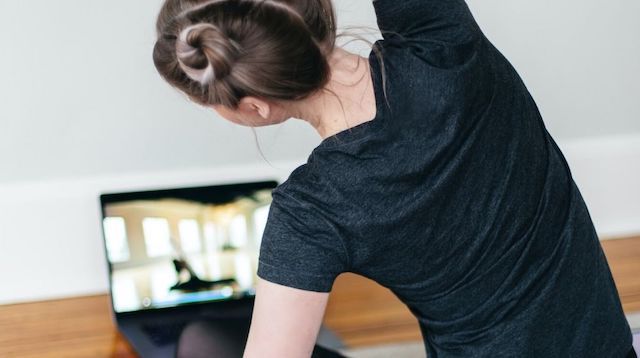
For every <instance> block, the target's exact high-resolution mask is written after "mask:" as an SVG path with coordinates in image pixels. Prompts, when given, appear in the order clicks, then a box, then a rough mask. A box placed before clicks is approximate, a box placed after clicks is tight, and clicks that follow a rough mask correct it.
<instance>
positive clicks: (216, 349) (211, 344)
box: [176, 317, 344, 358]
mask: <svg viewBox="0 0 640 358" xmlns="http://www.w3.org/2000/svg"><path fill="white" fill-rule="evenodd" d="M250 324H251V318H250V317H249V318H224V319H217V320H207V321H197V322H193V323H190V324H189V325H188V326H187V327H185V329H184V330H183V331H182V334H181V336H180V339H179V340H178V346H177V351H176V357H178V358H200V357H202V358H211V357H215V358H239V357H242V353H243V351H244V347H245V344H246V342H247V337H248V335H249V325H250ZM312 357H313V358H337V357H343V358H344V356H343V355H341V354H339V353H337V352H334V351H331V350H329V349H326V348H323V347H321V346H318V345H316V346H315V348H314V350H313V355H312Z"/></svg>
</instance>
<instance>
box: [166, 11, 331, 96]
mask: <svg viewBox="0 0 640 358" xmlns="http://www.w3.org/2000/svg"><path fill="white" fill-rule="evenodd" d="M156 27H157V35H158V39H157V42H156V44H155V47H154V50H153V60H154V63H155V66H156V68H157V70H158V72H159V73H160V75H161V76H162V77H163V78H164V79H165V80H166V81H167V82H169V83H170V84H171V85H172V86H174V87H176V88H177V89H179V90H180V91H182V92H184V93H185V94H187V95H188V96H189V97H190V98H191V99H192V100H193V101H195V102H197V103H199V104H202V105H224V106H227V107H230V108H236V107H237V105H238V103H239V101H240V100H241V99H242V98H243V97H246V96H254V97H258V98H264V99H272V100H299V99H303V98H306V97H308V96H309V95H311V94H313V93H315V92H316V91H318V90H320V89H322V88H323V87H324V86H325V85H326V83H327V82H328V81H329V77H330V68H329V64H328V61H327V57H328V55H329V54H330V53H331V52H332V51H333V49H334V46H335V40H336V28H335V11H334V8H333V6H332V3H331V0H307V1H300V0H209V1H204V0H166V1H165V3H164V5H163V6H162V10H161V11H160V14H159V16H158V21H157V25H156Z"/></svg>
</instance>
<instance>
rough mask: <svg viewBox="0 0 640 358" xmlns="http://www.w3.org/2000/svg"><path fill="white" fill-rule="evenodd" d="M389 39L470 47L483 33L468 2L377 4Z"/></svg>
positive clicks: (386, 0) (380, 0)
mask: <svg viewBox="0 0 640 358" xmlns="http://www.w3.org/2000/svg"><path fill="white" fill-rule="evenodd" d="M373 6H374V8H375V11H376V16H377V19H378V27H379V28H380V30H381V31H382V35H383V37H384V38H385V39H390V38H392V37H393V36H396V35H400V36H402V37H403V38H404V39H408V40H433V41H441V42H445V43H468V42H472V41H473V40H475V39H477V38H479V35H480V34H481V31H480V29H479V27H478V25H477V24H476V22H475V20H474V18H473V15H472V14H471V11H470V10H469V7H468V6H467V3H466V2H465V1H464V0H373Z"/></svg>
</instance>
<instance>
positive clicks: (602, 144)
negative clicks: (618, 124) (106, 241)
mask: <svg viewBox="0 0 640 358" xmlns="http://www.w3.org/2000/svg"><path fill="white" fill-rule="evenodd" d="M559 145H560V147H561V148H562V150H563V152H564V154H565V156H566V157H567V160H568V162H569V165H570V166H571V170H572V172H573V175H574V178H575V180H576V182H577V184H578V187H579V188H580V190H581V192H582V194H583V197H584V198H585V201H586V202H587V205H588V207H589V210H590V213H591V216H592V218H593V220H594V223H595V225H596V229H597V230H598V233H599V235H600V236H601V238H603V239H604V238H610V237H619V236H628V235H637V234H639V233H640V184H639V183H640V134H639V135H634V136H618V137H606V138H605V137H603V138H590V139H581V140H574V141H564V142H562V141H561V142H560V143H559ZM298 164H300V163H275V164H274V166H275V168H274V167H271V166H269V165H267V164H255V165H247V166H238V167H232V168H217V169H194V170H182V171H169V172H154V173H139V174H122V175H114V174H111V175H105V176H100V177H90V178H80V179H67V180H51V181H43V182H31V183H15V184H0V198H2V200H1V201H0V282H2V290H0V304H7V303H16V302H25V301H34V300H44V299H54V298H62V297H70V296H78V295H89V294H98V293H104V292H106V291H107V289H108V286H107V272H106V264H105V262H104V261H105V260H104V252H103V248H102V239H101V233H100V209H99V205H98V199H97V198H98V195H99V194H100V193H101V192H114V191H125V190H126V191H128V190H139V189H153V188H164V187H171V186H178V185H201V184H211V183H226V182H233V181H253V180H262V179H272V178H276V179H279V180H284V179H286V177H287V176H288V175H289V173H290V171H291V170H292V169H293V168H295V167H296V166H297V165H298Z"/></svg>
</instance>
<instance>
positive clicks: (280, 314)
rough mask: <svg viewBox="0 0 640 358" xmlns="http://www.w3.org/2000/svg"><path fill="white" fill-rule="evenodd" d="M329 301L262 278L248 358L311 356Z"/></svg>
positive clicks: (323, 295)
mask: <svg viewBox="0 0 640 358" xmlns="http://www.w3.org/2000/svg"><path fill="white" fill-rule="evenodd" d="M328 298H329V293H326V292H313V291H304V290H299V289H296V288H290V287H286V286H282V285H278V284H275V283H271V282H269V281H266V280H263V279H260V278H259V279H258V285H257V288H256V301H255V304H254V308H253V317H252V319H251V329H250V331H249V340H248V341H247V346H246V349H245V352H244V357H245V358H254V357H256V358H257V357H260V358H263V357H264V358H270V357H310V356H311V352H312V351H313V348H314V346H315V343H316V339H317V336H318V331H319V330H320V325H321V324H322V318H323V316H324V311H325V308H326V306H327V300H328Z"/></svg>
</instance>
